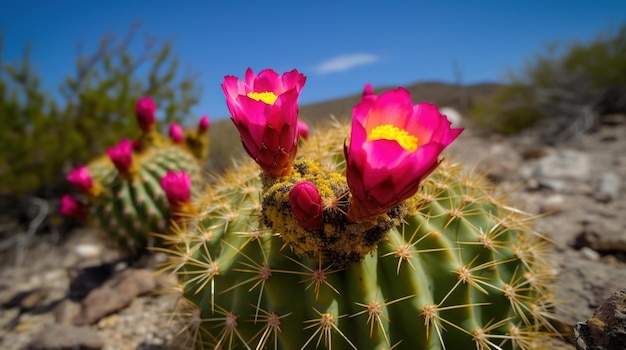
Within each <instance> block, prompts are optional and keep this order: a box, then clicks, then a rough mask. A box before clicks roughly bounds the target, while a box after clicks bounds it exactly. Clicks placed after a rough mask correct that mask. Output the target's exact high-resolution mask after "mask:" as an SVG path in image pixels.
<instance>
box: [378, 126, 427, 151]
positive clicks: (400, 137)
mask: <svg viewBox="0 0 626 350" xmlns="http://www.w3.org/2000/svg"><path fill="white" fill-rule="evenodd" d="M381 139H384V140H393V141H396V142H397V143H398V144H399V145H400V147H402V148H404V149H405V150H407V151H409V152H415V150H416V149H417V146H418V144H419V140H418V139H417V137H415V136H413V135H411V134H409V132H408V131H406V130H404V129H400V128H397V127H395V126H393V125H391V124H384V125H379V126H377V127H375V128H374V129H372V131H370V133H369V135H367V141H375V140H381Z"/></svg>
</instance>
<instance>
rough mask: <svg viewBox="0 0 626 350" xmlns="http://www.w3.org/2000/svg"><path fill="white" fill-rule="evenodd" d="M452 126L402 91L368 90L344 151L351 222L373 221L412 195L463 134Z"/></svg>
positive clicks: (356, 110)
mask: <svg viewBox="0 0 626 350" xmlns="http://www.w3.org/2000/svg"><path fill="white" fill-rule="evenodd" d="M450 125H451V123H450V122H449V121H448V120H447V119H446V117H445V116H443V115H441V113H439V110H438V109H437V107H436V106H435V105H432V104H429V103H420V104H417V105H413V103H412V101H411V95H410V94H409V92H408V91H407V90H405V89H403V88H398V89H395V90H390V91H387V92H385V93H383V94H381V95H380V96H376V95H374V94H373V91H372V90H371V88H368V87H367V86H366V88H365V91H364V93H363V98H362V99H361V102H359V103H358V104H357V105H356V106H354V109H353V119H352V132H351V136H350V142H349V145H347V146H346V147H345V148H344V152H345V157H346V179H347V182H348V187H349V188H350V193H351V195H352V196H351V198H350V203H351V207H350V209H349V210H348V220H350V221H352V222H364V221H374V220H376V218H377V217H378V216H379V215H382V214H384V213H386V212H387V211H388V210H389V209H391V208H393V207H394V206H396V205H398V204H400V203H401V202H403V201H404V200H406V199H408V198H409V197H411V196H413V195H414V194H415V193H416V192H417V190H418V189H419V185H420V183H421V181H422V180H423V179H424V178H426V176H428V175H429V174H430V173H431V172H432V171H433V170H434V169H435V168H436V167H437V166H438V165H439V159H438V157H439V154H440V153H441V152H442V151H443V150H444V149H445V148H446V147H447V146H448V145H449V144H450V143H452V141H454V139H456V138H457V136H459V134H460V133H461V131H463V129H452V128H451V127H450Z"/></svg>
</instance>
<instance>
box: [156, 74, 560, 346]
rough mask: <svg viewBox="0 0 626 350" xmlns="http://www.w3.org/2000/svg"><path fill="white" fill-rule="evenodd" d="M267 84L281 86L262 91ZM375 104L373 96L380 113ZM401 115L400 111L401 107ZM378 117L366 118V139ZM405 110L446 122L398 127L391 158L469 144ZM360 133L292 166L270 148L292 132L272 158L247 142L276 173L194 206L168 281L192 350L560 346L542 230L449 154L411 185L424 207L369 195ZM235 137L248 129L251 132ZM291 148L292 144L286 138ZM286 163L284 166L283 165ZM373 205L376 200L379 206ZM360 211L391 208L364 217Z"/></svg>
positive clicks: (409, 195) (312, 149)
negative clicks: (546, 340)
mask: <svg viewBox="0 0 626 350" xmlns="http://www.w3.org/2000/svg"><path fill="white" fill-rule="evenodd" d="M264 74H265V76H264V78H266V79H272V78H273V77H274V76H275V75H274V74H267V73H265V72H262V73H261V74H259V76H263V75H264ZM250 75H251V73H247V74H246V79H248V78H249V76H250ZM268 77H269V78H268ZM283 81H291V82H294V81H296V79H293V78H290V79H284V80H283ZM246 83H247V84H248V83H249V82H248V81H246ZM265 83H266V84H265V87H267V85H268V84H267V82H265ZM231 85H232V86H234V85H235V84H231ZM250 85H251V86H252V85H253V84H250ZM283 88H284V90H285V91H289V90H288V88H285V87H284V86H283ZM225 90H227V87H225ZM366 92H367V89H366ZM240 93H241V92H240ZM244 93H246V92H245V91H244ZM264 93H266V94H269V93H267V92H264ZM404 95H405V91H404V90H398V91H396V92H393V93H391V94H390V95H385V94H383V95H381V96H380V98H379V99H380V100H382V101H385V100H389V98H390V96H392V97H393V96H396V97H398V96H400V97H398V98H399V99H398V100H394V101H396V102H398V101H400V100H402V99H404V97H402V96H404ZM244 96H245V95H244ZM231 97H232V95H231ZM255 97H256V95H253V96H252V97H250V98H251V99H255ZM405 97H406V96H405ZM228 98H229V97H228V95H227V100H228ZM394 98H395V97H394ZM278 99H280V97H278ZM278 99H277V100H278ZM376 99H377V97H376V96H373V95H371V94H365V95H364V101H365V102H364V103H366V104H369V103H376V102H373V101H376ZM255 100H256V99H255ZM269 101H270V102H263V103H267V104H268V105H270V106H271V104H272V103H274V100H269ZM237 102H238V103H242V102H241V100H238V101H237ZM229 103H233V102H232V101H230V102H229ZM246 103H248V102H246ZM251 103H255V102H251ZM283 103H285V102H284V101H283ZM385 103H387V102H385ZM242 105H243V103H242ZM388 105H390V106H392V108H394V109H393V110H394V111H397V110H399V109H400V108H402V103H400V102H398V103H395V104H388ZM398 106H399V107H398ZM229 107H230V106H229ZM365 107H369V105H359V106H357V107H355V122H356V123H360V122H361V121H362V119H359V118H358V115H357V112H358V110H359V109H363V110H365V109H367V108H365ZM379 107H380V106H378V105H375V106H374V107H372V108H373V109H374V110H377V111H381V110H382V109H376V108H379ZM270 108H271V107H270ZM280 108H284V109H286V108H285V107H284V106H280ZM383 109H384V108H383ZM232 110H233V108H231V111H232ZM406 110H410V112H409V113H411V115H413V113H417V114H419V113H425V114H427V115H429V116H431V117H432V118H434V119H432V120H429V121H424V122H423V124H424V125H429V126H430V127H431V128H432V129H431V132H430V133H426V132H424V131H423V130H421V131H420V130H415V129H411V133H408V132H403V130H401V129H399V128H395V129H394V126H393V125H391V124H384V128H385V130H383V131H384V132H387V131H389V130H391V132H392V136H388V135H389V133H387V134H385V135H383V136H385V138H384V140H383V141H382V142H381V143H379V144H381V145H382V147H389V146H390V145H391V143H389V142H387V141H388V140H390V139H391V140H395V141H397V143H398V144H401V146H402V144H405V145H406V144H408V145H409V146H407V148H409V149H411V150H410V151H409V152H414V151H415V150H416V149H418V148H419V147H422V148H426V150H427V151H428V149H429V147H428V146H427V145H428V144H429V142H433V143H434V142H437V141H438V140H440V141H441V142H442V144H444V147H445V145H447V144H449V143H450V142H452V140H453V139H454V138H455V137H456V136H457V135H458V134H459V133H460V130H458V129H450V128H449V126H450V124H449V122H448V121H447V120H445V118H443V117H442V116H441V115H439V113H438V111H437V110H436V108H434V107H433V106H431V105H419V106H417V107H416V108H413V107H412V106H411V108H407V109H406ZM420 111H421V112H420ZM268 113H270V114H271V110H270V112H268ZM376 116H377V117H378V116H379V114H377V115H376ZM234 117H235V118H236V117H237V116H234ZM418 118H421V117H418ZM292 122H294V121H293V120H292ZM355 122H353V125H352V135H351V137H350V139H349V141H348V142H347V143H346V144H345V146H344V141H345V138H346V135H347V132H346V131H345V128H344V127H343V126H341V125H338V126H336V127H334V128H333V129H330V130H325V131H324V132H322V133H318V134H317V135H315V136H309V138H308V140H306V141H300V142H301V143H300V145H299V146H300V151H299V157H297V158H295V160H294V161H293V162H290V161H289V159H290V158H293V155H291V154H288V153H285V152H284V150H285V149H293V148H295V147H296V146H295V142H298V140H297V138H296V139H295V140H294V145H292V146H293V148H289V147H283V146H282V145H279V146H276V148H272V147H271V145H278V144H279V143H278V142H274V143H273V142H271V141H272V137H271V135H272V132H273V131H274V130H282V131H283V132H285V133H287V136H286V138H287V139H288V140H292V134H293V131H294V130H291V129H290V128H289V126H286V127H276V126H275V125H271V124H268V125H267V126H266V128H267V129H266V130H262V128H261V129H259V128H258V125H257V126H255V127H256V128H257V129H256V130H257V133H258V134H257V135H263V136H262V137H267V139H265V140H264V141H262V142H260V143H258V145H259V147H258V148H255V147H256V146H255V144H254V142H257V140H258V139H256V138H255V134H254V133H250V134H246V131H244V132H242V141H243V142H244V145H245V148H246V151H247V152H248V154H250V155H251V156H252V159H254V161H255V162H256V163H257V164H256V165H260V166H261V169H262V170H263V171H262V173H261V174H260V175H259V174H258V167H257V166H256V165H255V164H254V162H252V161H243V162H242V163H240V164H239V165H238V166H237V167H234V168H232V169H230V170H229V171H227V172H226V173H225V174H224V175H222V176H219V177H217V178H216V179H215V181H213V182H212V184H211V185H210V186H209V187H208V188H207V190H206V192H205V193H204V194H203V195H202V197H201V198H200V199H199V200H197V201H195V202H194V203H193V204H192V206H194V207H195V209H194V210H193V212H196V213H198V214H197V215H196V216H190V217H189V219H188V220H186V221H180V222H177V223H176V225H174V227H173V231H174V232H173V234H172V235H169V236H166V238H167V239H168V242H167V244H168V245H169V246H168V247H167V248H164V249H163V250H164V251H166V252H168V253H169V254H170V260H169V261H168V263H167V265H166V266H165V267H164V270H165V271H172V272H175V273H176V274H177V275H178V276H179V280H180V285H179V286H177V287H175V288H174V289H173V290H174V291H175V292H176V293H179V295H180V307H179V312H178V314H179V315H181V316H182V317H183V318H184V319H185V320H186V325H187V329H186V331H187V333H188V334H189V335H190V339H189V341H190V342H189V343H186V344H185V346H187V347H195V348H198V349H208V348H210V349H235V348H237V349H266V348H267V349H270V348H273V349H313V348H327V349H331V348H332V349H433V350H434V349H474V348H476V349H530V348H534V347H535V346H536V345H537V343H538V342H540V341H541V339H542V338H543V337H545V336H546V335H547V334H550V333H551V329H552V328H550V324H549V322H550V320H551V319H552V318H553V315H552V314H551V312H550V307H551V306H552V303H553V301H552V300H553V299H552V295H551V293H550V288H549V285H550V281H551V279H552V277H551V275H550V273H549V271H550V269H549V263H548V259H547V248H548V244H547V243H546V241H545V240H544V239H543V238H542V237H541V235H539V234H537V233H536V232H534V231H533V230H532V228H531V224H532V220H531V219H532V218H531V217H530V216H529V215H527V214H525V213H523V212H521V211H519V210H516V209H514V208H512V207H510V206H508V205H507V204H506V202H505V201H504V199H501V198H497V197H495V195H494V190H493V189H492V187H491V186H490V185H489V183H488V181H487V180H486V179H485V177H483V176H481V175H479V174H474V173H471V172H466V171H464V170H463V169H462V166H461V165H460V164H458V163H453V162H449V161H441V160H440V159H439V158H438V155H439V152H440V151H441V150H442V149H443V147H435V146H433V147H431V148H432V149H436V152H434V153H432V154H430V156H432V159H430V158H429V157H427V156H422V157H420V158H419V159H420V164H422V165H423V171H422V172H421V173H419V174H418V173H416V174H410V173H404V174H400V175H401V176H404V177H409V178H412V177H422V178H420V179H419V188H420V189H419V191H417V192H416V193H415V192H413V191H412V190H411V189H408V190H407V189H406V188H409V187H411V186H414V185H415V183H414V182H413V181H410V179H409V180H407V179H404V178H394V177H382V176H381V175H380V174H376V173H375V172H372V171H370V172H369V173H365V175H366V176H371V177H372V178H374V180H375V179H376V177H378V178H379V179H382V180H379V181H377V182H376V184H377V186H378V185H380V186H382V187H369V190H370V191H369V192H368V191H362V192H361V194H357V193H358V191H360V190H361V189H360V188H359V187H358V186H370V184H371V183H368V182H367V181H370V180H372V179H365V180H363V179H361V178H359V176H360V175H361V174H359V173H358V171H357V170H358V169H355V168H351V167H354V166H355V164H356V165H358V166H363V165H362V164H360V163H359V162H358V158H357V156H355V154H354V153H352V152H356V151H355V149H357V147H358V146H359V145H358V144H357V143H358V142H359V140H360V139H359V136H358V135H357V134H355V128H357V127H358V125H357V126H355V124H354V123H355ZM235 123H236V125H238V128H241V127H246V123H245V120H244V122H242V121H241V120H239V121H236V122H235ZM396 125H400V124H399V123H398V124H396ZM405 125H408V124H405ZM370 126H371V125H370ZM406 128H407V129H410V127H406ZM374 129H375V128H374ZM259 130H261V131H259ZM268 130H269V131H268ZM240 131H241V130H240ZM295 131H296V135H297V130H295ZM356 132H359V131H358V130H357V131H356ZM368 132H369V131H368ZM380 132H381V131H380V130H375V131H374V132H373V133H374V134H375V133H380ZM243 135H246V138H244V137H243ZM268 135H270V136H268ZM412 135H419V136H420V138H419V142H420V143H419V146H418V144H417V142H415V145H413V146H415V147H413V146H411V142H413V141H415V140H417V137H415V138H414V139H412V138H411V136H412ZM428 135H434V136H432V138H431V139H430V140H429V139H428ZM278 139H279V140H285V138H283V137H282V134H280V136H278ZM367 140H368V142H371V141H377V140H378V138H375V137H371V138H367ZM391 146H394V147H395V146H397V145H391ZM407 148H405V147H404V146H403V147H402V149H407ZM402 149H400V148H397V150H399V151H400V152H402ZM272 152H274V153H272ZM272 154H274V155H272ZM274 158H276V159H280V160H281V161H280V162H273V163H272V159H274ZM391 161H392V164H396V163H393V162H394V160H393V159H392V160H391ZM405 161H406V162H410V161H411V160H410V159H406V160H405ZM429 161H432V163H431V164H428V162H429ZM284 162H287V164H290V168H289V171H288V172H287V171H286V170H285V168H284V167H283V166H284ZM370 165H371V164H370ZM397 165H398V166H404V165H403V164H399V163H397ZM385 166H386V168H385V169H393V167H392V166H391V165H385ZM355 171H356V172H355ZM360 179H361V180H360ZM359 181H362V182H359ZM390 183H391V184H392V186H391V187H388V185H389V184H390ZM381 188H382V189H385V190H389V191H391V192H393V193H392V195H391V196H389V193H387V192H385V191H381ZM372 193H375V194H376V196H377V197H375V198H371V199H369V198H368V197H367V196H369V195H372ZM360 195H362V196H365V197H364V198H367V199H368V201H370V200H371V202H376V203H377V204H375V205H374V204H372V203H371V202H368V203H359V202H358V201H359V200H360V199H359V198H357V197H359V196H360ZM355 203H356V204H355ZM355 207H356V209H355ZM381 210H383V211H381Z"/></svg>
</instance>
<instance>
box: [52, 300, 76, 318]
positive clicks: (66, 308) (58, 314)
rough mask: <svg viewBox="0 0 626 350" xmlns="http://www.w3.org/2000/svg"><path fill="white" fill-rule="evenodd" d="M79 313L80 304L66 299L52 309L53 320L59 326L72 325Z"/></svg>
mask: <svg viewBox="0 0 626 350" xmlns="http://www.w3.org/2000/svg"><path fill="white" fill-rule="evenodd" d="M79 312H80V304H79V303H77V302H74V301H72V300H70V299H67V298H66V299H63V300H62V301H61V302H60V303H59V304H58V305H57V306H56V307H55V308H54V311H53V314H54V320H55V321H56V323H59V324H72V323H73V322H74V318H75V317H76V316H77V315H78V313H79Z"/></svg>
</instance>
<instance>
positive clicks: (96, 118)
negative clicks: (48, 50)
mask: <svg viewBox="0 0 626 350" xmlns="http://www.w3.org/2000/svg"><path fill="white" fill-rule="evenodd" d="M136 32H137V28H136V27H134V28H132V29H131V30H130V31H129V33H128V35H127V36H126V37H125V38H123V39H122V40H116V38H115V37H113V36H104V37H103V38H102V40H101V41H100V43H99V45H98V47H97V48H96V49H95V51H94V52H91V53H87V54H79V55H78V58H77V60H76V70H75V72H74V73H73V74H72V75H68V77H67V78H66V79H65V81H64V82H63V83H62V84H61V87H60V96H61V98H56V99H55V98H54V97H53V96H54V95H52V94H51V93H50V92H47V91H44V89H43V88H42V87H41V85H40V81H39V77H38V76H37V73H36V72H35V70H34V68H33V67H32V64H31V62H30V60H29V55H28V50H25V51H24V55H23V59H22V60H21V62H6V63H5V62H2V61H1V60H0V123H2V124H1V125H3V127H2V128H0V140H2V147H0V192H5V193H16V194H20V193H26V192H32V191H34V190H36V189H41V188H42V187H46V186H50V185H51V184H53V183H54V182H55V180H56V179H59V178H62V177H63V175H64V173H65V172H66V171H67V170H68V169H70V168H73V167H74V166H76V165H78V164H82V163H84V162H85V161H86V160H88V159H89V158H91V157H93V156H94V155H97V154H101V153H102V152H103V150H104V149H105V147H109V146H113V145H115V144H116V143H117V141H118V140H119V139H120V137H122V136H125V137H128V138H134V137H135V136H137V135H139V130H138V127H137V124H136V122H135V120H134V105H135V101H136V100H137V98H139V97H141V96H145V95H149V96H151V97H152V98H153V99H154V100H155V102H156V104H157V106H158V107H159V111H162V114H161V115H158V117H159V121H160V122H161V123H163V124H165V123H169V122H173V121H176V122H180V121H181V120H182V119H183V116H188V115H189V112H190V109H191V107H192V106H193V105H194V104H196V103H197V102H198V99H199V92H200V90H199V86H198V84H197V83H196V80H195V78H194V77H193V75H192V74H191V72H188V73H187V74H184V75H183V74H182V73H181V69H180V68H179V63H178V60H177V58H176V57H175V56H174V54H173V52H172V44H171V43H170V42H167V41H165V42H163V41H159V40H156V39H154V38H150V37H145V38H144V40H143V42H140V41H138V40H137V39H136V38H135V37H136ZM138 44H143V48H142V49H141V50H139V53H137V54H134V53H131V47H133V45H138ZM133 52H134V51H133Z"/></svg>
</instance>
